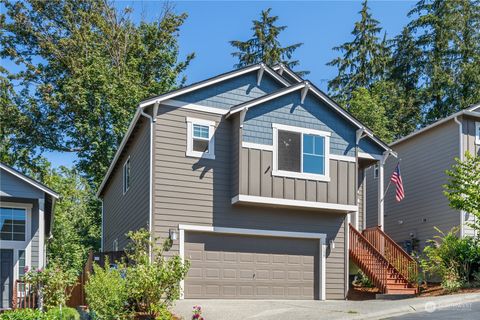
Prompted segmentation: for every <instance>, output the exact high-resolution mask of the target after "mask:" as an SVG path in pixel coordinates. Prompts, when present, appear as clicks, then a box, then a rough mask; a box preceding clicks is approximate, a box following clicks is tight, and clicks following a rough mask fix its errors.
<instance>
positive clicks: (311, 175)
mask: <svg viewBox="0 0 480 320" xmlns="http://www.w3.org/2000/svg"><path fill="white" fill-rule="evenodd" d="M272 176H274V177H286V178H297V179H305V180H315V181H324V182H330V177H329V176H326V175H320V174H314V173H301V172H290V171H282V170H276V171H272Z"/></svg>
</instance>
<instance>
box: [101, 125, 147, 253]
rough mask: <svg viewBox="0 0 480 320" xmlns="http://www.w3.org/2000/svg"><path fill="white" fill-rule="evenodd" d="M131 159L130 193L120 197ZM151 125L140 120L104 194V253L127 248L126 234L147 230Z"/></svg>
mask: <svg viewBox="0 0 480 320" xmlns="http://www.w3.org/2000/svg"><path fill="white" fill-rule="evenodd" d="M128 156H130V166H131V169H130V170H131V179H130V189H129V190H128V191H127V192H126V193H125V195H124V194H123V182H122V180H123V164H124V163H125V161H126V160H127V158H128ZM149 177H150V124H149V122H148V121H147V120H146V119H143V118H142V119H141V121H140V123H139V124H137V128H136V129H135V133H134V135H133V138H131V141H130V142H129V144H128V145H127V147H126V148H125V150H124V152H123V153H122V156H121V157H120V158H119V160H118V162H117V166H116V168H115V170H114V172H112V174H111V177H110V181H109V182H108V184H107V185H106V187H105V191H104V193H103V211H104V220H103V225H104V231H103V232H104V235H103V241H104V250H105V251H109V250H113V241H115V240H117V241H118V248H119V250H121V249H123V248H124V247H125V245H126V244H127V238H126V236H125V234H126V233H127V232H129V231H131V230H137V229H140V228H147V227H148V221H149V192H150V189H149V181H150V178H149Z"/></svg>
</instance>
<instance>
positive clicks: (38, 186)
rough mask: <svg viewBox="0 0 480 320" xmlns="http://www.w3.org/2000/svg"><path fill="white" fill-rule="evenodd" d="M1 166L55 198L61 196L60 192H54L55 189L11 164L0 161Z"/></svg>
mask: <svg viewBox="0 0 480 320" xmlns="http://www.w3.org/2000/svg"><path fill="white" fill-rule="evenodd" d="M0 168H1V169H3V170H5V171H7V172H8V173H10V174H12V175H14V176H15V177H17V178H19V179H21V180H23V181H25V182H27V183H28V184H30V185H32V186H34V187H35V188H37V189H40V190H42V191H43V192H45V193H48V194H49V195H51V196H52V197H54V198H55V199H58V198H59V197H60V196H59V194H58V193H56V192H54V191H53V190H51V189H49V188H47V187H46V186H44V185H42V184H41V183H39V182H37V181H35V180H33V179H32V178H29V177H27V176H26V175H24V174H22V173H20V172H18V171H17V170H15V169H12V168H10V167H9V166H7V165H5V164H3V163H0Z"/></svg>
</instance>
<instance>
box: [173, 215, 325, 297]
mask: <svg viewBox="0 0 480 320" xmlns="http://www.w3.org/2000/svg"><path fill="white" fill-rule="evenodd" d="M178 229H179V231H180V232H179V233H180V244H179V256H180V258H181V259H182V261H184V259H185V231H192V232H208V233H221V234H236V235H245V236H262V237H277V238H297V239H318V240H319V259H320V266H319V269H320V270H319V274H320V276H319V279H318V281H319V288H320V290H319V291H320V292H319V296H320V297H319V298H320V300H325V299H326V279H327V277H326V272H327V271H326V270H327V268H326V252H327V246H326V239H327V235H326V234H325V233H313V232H294V231H280V230H262V229H242V228H227V227H214V226H200V225H185V224H180V225H178ZM184 289H185V281H184V280H182V281H180V299H184Z"/></svg>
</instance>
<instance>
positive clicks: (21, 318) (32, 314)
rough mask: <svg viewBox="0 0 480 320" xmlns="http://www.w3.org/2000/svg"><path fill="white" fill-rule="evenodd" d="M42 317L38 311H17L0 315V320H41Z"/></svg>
mask: <svg viewBox="0 0 480 320" xmlns="http://www.w3.org/2000/svg"><path fill="white" fill-rule="evenodd" d="M43 319H44V315H43V314H42V313H41V312H40V310H33V309H17V310H13V311H6V312H4V313H2V314H0V320H43Z"/></svg>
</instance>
